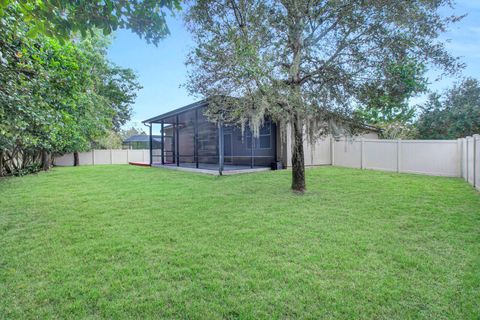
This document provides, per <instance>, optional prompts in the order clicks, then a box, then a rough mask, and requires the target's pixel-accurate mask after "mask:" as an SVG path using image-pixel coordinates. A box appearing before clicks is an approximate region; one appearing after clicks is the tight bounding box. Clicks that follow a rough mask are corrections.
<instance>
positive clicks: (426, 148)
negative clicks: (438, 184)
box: [400, 140, 460, 177]
mask: <svg viewBox="0 0 480 320" xmlns="http://www.w3.org/2000/svg"><path fill="white" fill-rule="evenodd" d="M459 164H460V156H459V147H458V142H457V141H456V140H405V141H403V140H402V141H401V143H400V172H409V173H422V174H429V175H435V176H449V177H458V176H460V165H459Z"/></svg>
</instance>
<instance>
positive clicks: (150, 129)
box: [148, 123, 153, 166]
mask: <svg viewBox="0 0 480 320" xmlns="http://www.w3.org/2000/svg"><path fill="white" fill-rule="evenodd" d="M152 126H153V123H150V127H149V129H148V132H149V134H150V136H149V140H150V166H151V165H152V164H153V143H152V142H153V137H152Z"/></svg>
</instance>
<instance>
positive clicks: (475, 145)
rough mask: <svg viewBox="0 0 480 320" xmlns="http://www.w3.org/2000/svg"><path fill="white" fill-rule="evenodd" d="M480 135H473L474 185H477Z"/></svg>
mask: <svg viewBox="0 0 480 320" xmlns="http://www.w3.org/2000/svg"><path fill="white" fill-rule="evenodd" d="M478 137H479V135H478V134H474V135H473V187H474V188H476V187H477V174H478V172H477V140H478Z"/></svg>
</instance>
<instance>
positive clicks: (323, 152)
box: [303, 137, 332, 166]
mask: <svg viewBox="0 0 480 320" xmlns="http://www.w3.org/2000/svg"><path fill="white" fill-rule="evenodd" d="M330 146H331V143H330V137H327V138H323V139H318V140H317V141H315V143H314V144H313V145H312V144H311V143H308V142H307V141H305V142H304V143H303V150H304V153H305V165H306V166H320V165H326V164H332V161H331V156H330V154H331V150H330Z"/></svg>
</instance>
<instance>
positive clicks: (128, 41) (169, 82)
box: [108, 0, 480, 126]
mask: <svg viewBox="0 0 480 320" xmlns="http://www.w3.org/2000/svg"><path fill="white" fill-rule="evenodd" d="M442 13H443V14H446V15H448V14H452V10H450V9H448V10H447V9H445V10H443V11H442ZM453 13H455V14H465V13H467V14H468V15H467V17H465V18H464V19H463V20H462V21H461V22H459V23H457V24H455V25H453V26H452V27H451V30H450V31H449V32H448V33H446V34H444V35H442V36H441V40H442V41H445V42H446V46H447V49H448V50H449V51H450V52H451V53H452V54H453V55H454V56H458V57H461V60H462V61H463V62H464V63H466V64H467V66H466V68H465V70H463V72H462V75H463V76H470V77H475V78H478V79H480V0H458V1H457V6H456V8H455V10H454V11H453ZM168 26H169V28H170V32H171V35H170V36H169V37H167V38H166V39H164V40H163V41H161V42H160V43H159V45H158V47H155V46H154V45H149V44H147V43H146V42H145V41H144V40H142V39H140V38H139V37H137V36H136V35H134V34H132V33H130V32H129V31H126V30H120V31H118V32H117V33H116V35H115V39H114V40H113V43H112V45H111V47H110V49H109V53H108V55H109V58H110V60H111V61H113V62H114V63H116V64H118V65H120V66H123V67H129V68H132V69H133V70H135V71H136V72H137V74H138V76H139V81H140V83H141V84H142V86H143V89H142V90H140V92H139V94H138V98H137V100H136V102H135V105H134V106H133V111H134V114H133V117H132V121H131V123H130V124H129V125H132V124H133V125H135V126H140V125H141V124H140V121H142V120H145V119H147V118H149V117H152V116H155V115H158V114H161V113H163V112H167V111H169V110H172V109H175V108H179V107H181V106H184V105H186V104H188V103H191V102H194V101H196V100H198V99H199V98H198V97H192V96H189V95H188V93H187V91H186V89H185V88H182V87H180V86H181V85H182V84H184V83H185V82H186V79H187V78H186V77H187V69H186V67H185V64H184V63H185V57H186V54H187V52H188V51H189V49H190V48H192V47H193V46H194V43H193V41H192V39H191V37H190V36H189V34H188V32H187V30H186V29H185V27H184V25H183V22H182V20H181V17H180V16H178V17H176V18H173V17H172V18H169V19H168ZM447 41H448V42H447ZM428 75H429V79H430V82H431V84H430V89H432V90H437V91H440V90H443V89H445V88H447V87H449V86H450V85H451V84H452V83H453V82H455V81H457V80H458V79H454V78H453V79H452V78H445V79H442V80H440V81H438V82H434V80H435V78H436V77H437V73H436V72H433V71H432V72H429V74H428ZM423 99H424V98H423V97H419V98H416V99H414V100H413V102H421V101H422V100H423Z"/></svg>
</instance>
